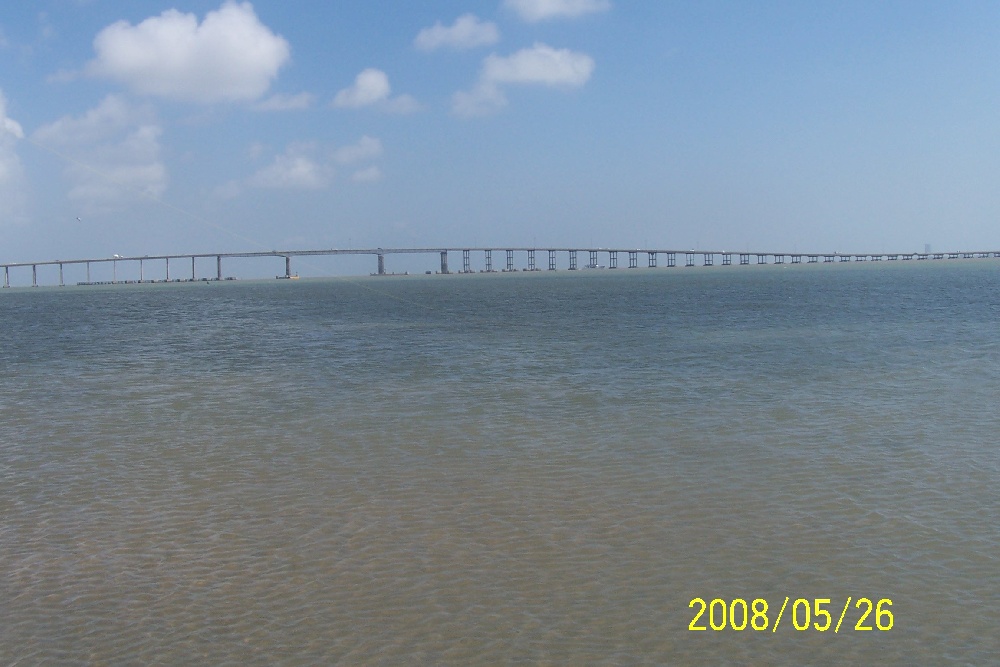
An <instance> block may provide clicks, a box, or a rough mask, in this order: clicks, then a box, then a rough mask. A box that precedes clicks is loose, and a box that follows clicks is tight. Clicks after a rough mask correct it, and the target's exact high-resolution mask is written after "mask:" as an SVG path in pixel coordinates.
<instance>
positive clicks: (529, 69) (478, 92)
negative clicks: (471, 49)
mask: <svg viewBox="0 0 1000 667" xmlns="http://www.w3.org/2000/svg"><path fill="white" fill-rule="evenodd" d="M593 71H594V59H593V58H591V57H590V56H588V55H587V54H585V53H580V52H577V51H570V50H569V49H554V48H552V47H551V46H548V45H546V44H541V43H539V44H535V45H534V46H532V47H531V48H528V49H521V50H520V51H517V52H516V53H513V54H511V55H509V56H506V57H501V56H498V55H496V54H493V55H490V56H488V57H487V58H486V59H485V60H484V61H483V66H482V69H481V70H480V73H479V80H478V81H477V82H476V85H475V86H473V88H472V90H470V91H468V92H458V93H455V95H454V97H453V98H452V111H453V113H455V114H456V115H458V116H466V117H467V116H481V115H486V114H490V113H494V112H496V111H498V110H499V109H501V108H502V107H504V106H506V104H507V97H506V95H505V94H504V91H503V86H506V85H542V86H549V87H558V88H577V87H579V86H582V85H584V84H585V83H586V82H587V81H588V80H589V79H590V75H591V73H592V72H593Z"/></svg>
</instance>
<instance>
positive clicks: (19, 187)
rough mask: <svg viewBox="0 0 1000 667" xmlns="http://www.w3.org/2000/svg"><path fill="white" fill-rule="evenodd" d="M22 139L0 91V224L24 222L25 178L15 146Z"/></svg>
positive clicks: (22, 133) (16, 123)
mask: <svg viewBox="0 0 1000 667" xmlns="http://www.w3.org/2000/svg"><path fill="white" fill-rule="evenodd" d="M23 138H24V130H23V129H21V125H20V123H18V122H17V121H16V120H14V119H13V118H10V117H8V116H7V100H6V98H4V95H3V92H2V91H0V222H23V221H25V220H26V217H27V216H26V201H25V195H24V192H25V178H24V168H23V167H22V166H21V158H20V157H19V156H18V154H17V151H16V150H15V146H16V145H17V140H18V139H23Z"/></svg>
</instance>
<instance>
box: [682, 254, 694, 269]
mask: <svg viewBox="0 0 1000 667" xmlns="http://www.w3.org/2000/svg"><path fill="white" fill-rule="evenodd" d="M684 266H694V253H693V252H686V253H684Z"/></svg>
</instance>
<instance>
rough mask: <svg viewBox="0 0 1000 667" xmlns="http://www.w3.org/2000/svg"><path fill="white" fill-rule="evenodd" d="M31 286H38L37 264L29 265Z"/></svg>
mask: <svg viewBox="0 0 1000 667" xmlns="http://www.w3.org/2000/svg"><path fill="white" fill-rule="evenodd" d="M31 286H32V287H38V265H37V264H32V265H31Z"/></svg>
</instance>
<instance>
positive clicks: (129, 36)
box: [0, 0, 1000, 262]
mask: <svg viewBox="0 0 1000 667" xmlns="http://www.w3.org/2000/svg"><path fill="white" fill-rule="evenodd" d="M998 184H1000V3H997V2H964V1H959V2H949V3H941V2H921V1H919V0H908V1H905V2H894V1H892V0H885V1H881V2H852V1H850V0H847V1H844V2H825V3H816V2H782V1H780V0H775V1H773V2H717V1H713V0H706V1H705V2H669V1H666V0H664V1H663V2H638V1H626V0H488V1H485V0H484V1H477V0H422V1H421V2H372V1H371V0H337V1H336V2H329V1H328V0H322V1H312V0H296V1H288V0H280V1H279V0H256V1H254V2H232V1H226V2H222V1H220V0H212V1H207V2H203V1H201V0H159V1H152V0H128V1H124V0H37V1H35V2H30V3H28V2H7V3H3V5H2V6H0V261H3V262H21V261H44V260H50V259H57V258H58V259H73V258H83V257H109V256H111V255H112V254H121V255H125V256H132V255H156V254H169V253H201V252H205V253H210V252H240V251H257V250H271V249H318V248H349V247H354V248H358V247H385V248H390V247H434V246H448V247H460V246H473V247H481V246H492V247H497V248H502V247H504V246H518V247H523V246H537V247H539V248H545V247H546V246H549V247H553V246H555V247H574V246H575V247H581V248H586V247H621V248H631V247H637V248H660V249H688V248H697V249H713V250H730V251H735V252H738V251H748V252H753V251H766V252H772V251H781V252H789V253H792V252H803V253H807V252H817V253H823V252H880V253H881V252H886V253H888V252H914V251H923V249H924V245H925V244H929V245H930V246H931V247H932V248H933V249H934V250H936V251H948V250H956V251H958V250H997V249H1000V187H998ZM455 261H457V260H455Z"/></svg>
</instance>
